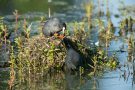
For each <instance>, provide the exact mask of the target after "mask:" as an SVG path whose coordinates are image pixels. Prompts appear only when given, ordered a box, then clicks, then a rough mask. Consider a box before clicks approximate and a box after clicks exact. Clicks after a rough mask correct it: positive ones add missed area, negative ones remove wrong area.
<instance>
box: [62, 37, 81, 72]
mask: <svg viewBox="0 0 135 90" xmlns="http://www.w3.org/2000/svg"><path fill="white" fill-rule="evenodd" d="M63 43H64V44H65V47H66V49H67V56H66V58H65V64H64V65H65V66H64V67H65V69H66V70H76V69H78V67H79V66H81V64H82V57H81V55H80V54H79V53H78V52H77V51H76V50H75V49H74V48H73V46H72V44H71V41H70V40H69V39H68V38H64V39H63Z"/></svg>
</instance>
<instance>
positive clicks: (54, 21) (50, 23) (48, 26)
mask: <svg viewBox="0 0 135 90" xmlns="http://www.w3.org/2000/svg"><path fill="white" fill-rule="evenodd" d="M65 30H66V24H65V23H64V22H62V21H61V20H59V19H58V18H50V19H49V20H47V21H46V22H45V23H44V25H43V29H42V31H43V34H44V35H45V36H46V37H51V36H53V35H54V34H57V36H59V35H61V34H60V32H61V31H63V34H62V35H65Z"/></svg>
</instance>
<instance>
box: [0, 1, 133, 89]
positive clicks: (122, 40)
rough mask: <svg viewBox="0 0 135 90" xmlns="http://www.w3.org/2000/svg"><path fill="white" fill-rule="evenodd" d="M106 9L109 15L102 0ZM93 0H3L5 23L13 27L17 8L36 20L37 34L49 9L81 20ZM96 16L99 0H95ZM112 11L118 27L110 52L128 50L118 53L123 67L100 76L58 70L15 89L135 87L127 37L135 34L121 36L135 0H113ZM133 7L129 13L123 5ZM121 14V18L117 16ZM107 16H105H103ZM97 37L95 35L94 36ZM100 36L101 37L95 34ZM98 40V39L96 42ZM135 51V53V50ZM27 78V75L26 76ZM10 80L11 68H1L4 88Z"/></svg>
mask: <svg viewBox="0 0 135 90" xmlns="http://www.w3.org/2000/svg"><path fill="white" fill-rule="evenodd" d="M101 1H102V2H101V5H102V10H103V12H104V13H105V14H106V5H105V2H104V0H101ZM88 2H89V0H40V1H39V0H0V15H1V16H4V17H5V23H7V24H9V26H10V25H11V26H10V29H12V24H13V23H14V17H13V15H12V12H13V11H14V10H15V9H17V10H18V11H19V14H20V15H21V16H22V17H25V18H27V19H28V20H30V21H32V23H33V25H32V29H34V30H35V31H34V30H33V33H36V32H37V26H38V25H39V22H38V21H37V20H39V19H40V17H41V16H45V17H48V8H50V9H51V16H55V17H59V18H61V19H63V20H64V21H66V22H72V21H80V20H82V19H83V18H84V17H85V10H84V5H85V3H88ZM94 5H95V7H94V8H95V9H94V10H95V13H94V14H95V16H96V14H97V13H96V12H98V10H97V5H98V1H97V0H94ZM108 5H109V10H110V13H111V20H112V22H113V24H114V26H115V27H116V31H115V39H113V40H111V41H110V45H109V48H108V51H109V54H113V51H119V50H120V49H121V48H122V50H124V52H116V56H117V57H118V60H119V62H120V65H121V68H117V69H116V70H113V71H108V70H106V71H105V72H104V73H103V75H102V76H100V77H96V76H95V77H93V78H89V77H80V76H78V75H69V74H64V73H63V72H57V73H56V72H55V73H51V74H45V75H43V76H42V75H40V74H39V76H35V77H34V78H33V77H31V78H30V79H29V78H28V79H27V81H24V83H15V86H14V89H15V90H114V89H115V90H135V75H134V74H133V68H135V65H134V64H133V62H130V61H132V60H131V59H132V58H130V56H131V57H132V55H130V54H132V53H130V51H129V50H128V43H127V41H126V40H127V37H129V36H130V35H133V36H135V33H133V34H130V33H129V34H128V35H127V36H121V35H119V33H118V31H119V28H118V26H119V23H120V21H121V20H122V19H123V18H125V17H128V16H132V17H134V18H135V12H134V10H135V7H134V5H135V1H134V0H109V4H108ZM126 6H127V7H129V6H132V7H131V8H130V9H129V10H133V11H129V10H127V11H126V9H125V12H127V13H126V14H125V13H122V12H121V11H120V8H123V7H125V8H126ZM132 8H133V9H132ZM116 15H118V17H116ZM103 19H105V18H104V17H103ZM134 30H135V28H134ZM93 36H94V35H93ZM94 38H97V37H94ZM96 41H98V38H97V39H96V40H95V42H96ZM133 53H134V52H133ZM133 66H134V67H133ZM26 78H27V77H26ZM8 79H9V68H0V90H7V87H8Z"/></svg>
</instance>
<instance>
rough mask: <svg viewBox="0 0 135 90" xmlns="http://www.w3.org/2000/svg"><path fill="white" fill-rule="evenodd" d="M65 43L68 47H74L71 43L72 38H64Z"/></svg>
mask: <svg viewBox="0 0 135 90" xmlns="http://www.w3.org/2000/svg"><path fill="white" fill-rule="evenodd" d="M63 43H64V45H65V47H66V49H70V48H72V46H71V44H70V40H69V39H68V38H66V37H65V38H63Z"/></svg>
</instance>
